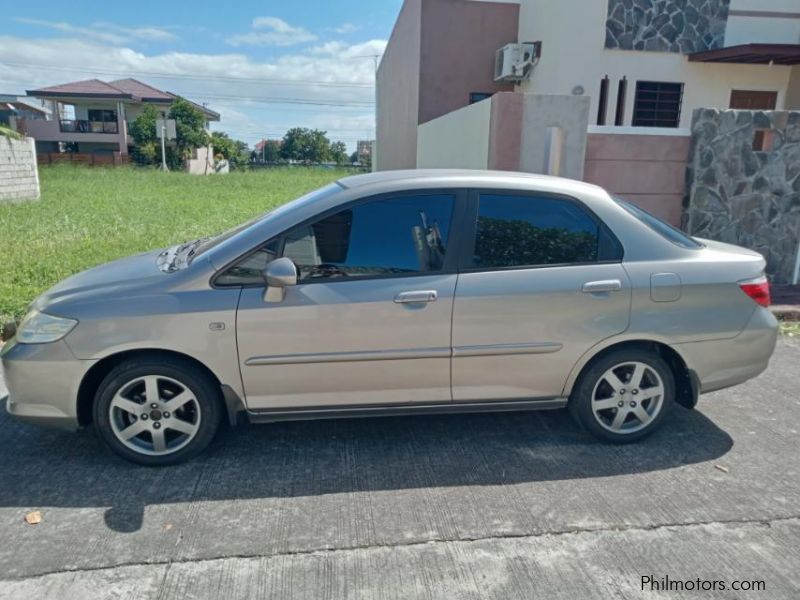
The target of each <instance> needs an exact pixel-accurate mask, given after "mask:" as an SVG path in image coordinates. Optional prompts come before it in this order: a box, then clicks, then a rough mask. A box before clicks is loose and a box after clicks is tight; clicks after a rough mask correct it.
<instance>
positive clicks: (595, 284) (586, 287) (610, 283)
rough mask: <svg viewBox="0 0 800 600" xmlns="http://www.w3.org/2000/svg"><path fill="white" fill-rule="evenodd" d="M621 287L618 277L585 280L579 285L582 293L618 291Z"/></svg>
mask: <svg viewBox="0 0 800 600" xmlns="http://www.w3.org/2000/svg"><path fill="white" fill-rule="evenodd" d="M621 289H622V282H621V281H620V280H619V279H606V280H603V281H587V282H586V283H584V284H583V287H581V291H582V292H583V293H584V294H598V293H601V292H618V291H619V290H621Z"/></svg>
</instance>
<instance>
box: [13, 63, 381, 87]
mask: <svg viewBox="0 0 800 600" xmlns="http://www.w3.org/2000/svg"><path fill="white" fill-rule="evenodd" d="M0 64H2V65H5V66H10V67H25V68H34V69H49V70H52V71H67V72H76V73H89V74H92V73H97V74H101V75H115V76H116V75H121V76H130V75H142V76H145V77H158V78H162V79H195V80H202V81H235V82H241V83H265V84H272V85H289V86H293V85H310V86H315V87H317V86H318V87H352V88H364V89H372V88H373V87H374V86H373V84H371V83H357V82H354V81H343V82H336V81H323V80H313V79H303V80H294V79H270V78H258V77H233V76H230V75H219V76H217V75H185V74H174V75H171V74H169V73H163V72H155V71H134V70H130V71H109V70H106V69H87V68H85V67H59V66H55V65H41V64H34V63H18V62H9V61H0Z"/></svg>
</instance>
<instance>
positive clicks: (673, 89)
mask: <svg viewBox="0 0 800 600" xmlns="http://www.w3.org/2000/svg"><path fill="white" fill-rule="evenodd" d="M682 100H683V84H682V83H666V82H663V81H637V82H636V97H635V100H634V103H633V123H632V125H633V126H634V127H677V126H678V123H679V122H680V119H681V102H682Z"/></svg>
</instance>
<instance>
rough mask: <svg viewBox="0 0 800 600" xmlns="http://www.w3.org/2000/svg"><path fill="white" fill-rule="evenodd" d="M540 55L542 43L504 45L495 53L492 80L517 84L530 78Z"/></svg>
mask: <svg viewBox="0 0 800 600" xmlns="http://www.w3.org/2000/svg"><path fill="white" fill-rule="evenodd" d="M541 54H542V42H523V43H521V44H506V45H505V46H503V47H502V48H500V49H499V50H498V51H497V52H495V57H494V80H495V81H513V82H519V81H523V80H524V79H527V78H528V77H530V75H531V72H532V71H533V67H535V66H536V63H537V62H539V57H540V56H541Z"/></svg>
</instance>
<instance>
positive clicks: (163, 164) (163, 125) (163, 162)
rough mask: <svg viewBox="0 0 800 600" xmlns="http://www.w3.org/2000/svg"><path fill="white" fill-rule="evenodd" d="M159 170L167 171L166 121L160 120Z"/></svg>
mask: <svg viewBox="0 0 800 600" xmlns="http://www.w3.org/2000/svg"><path fill="white" fill-rule="evenodd" d="M161 170H162V171H168V170H169V169H167V119H166V117H164V119H162V120H161Z"/></svg>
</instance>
